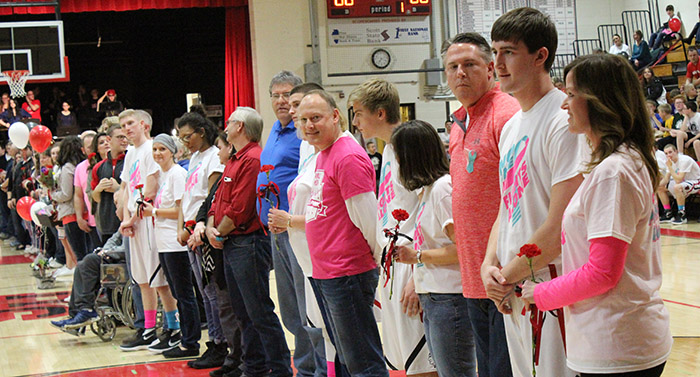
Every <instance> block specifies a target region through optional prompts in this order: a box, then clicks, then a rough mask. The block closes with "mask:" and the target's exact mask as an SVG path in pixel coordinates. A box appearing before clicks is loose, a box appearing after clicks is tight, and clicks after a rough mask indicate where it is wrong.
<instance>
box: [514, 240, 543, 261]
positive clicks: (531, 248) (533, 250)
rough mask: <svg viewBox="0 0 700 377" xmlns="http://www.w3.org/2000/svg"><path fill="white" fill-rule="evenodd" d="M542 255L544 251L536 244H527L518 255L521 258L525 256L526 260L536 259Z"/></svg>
mask: <svg viewBox="0 0 700 377" xmlns="http://www.w3.org/2000/svg"><path fill="white" fill-rule="evenodd" d="M540 254H542V249H540V248H539V247H538V246H537V245H535V244H531V243H528V244H525V245H523V246H522V247H521V248H520V252H519V253H518V256H519V257H522V256H525V257H526V258H534V257H536V256H538V255H540Z"/></svg>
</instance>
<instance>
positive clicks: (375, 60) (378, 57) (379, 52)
mask: <svg viewBox="0 0 700 377" xmlns="http://www.w3.org/2000/svg"><path fill="white" fill-rule="evenodd" d="M389 63H391V55H390V54H389V51H387V50H385V49H383V48H378V49H376V50H374V52H372V65H374V66H375V67H377V68H379V69H384V68H386V67H388V66H389Z"/></svg>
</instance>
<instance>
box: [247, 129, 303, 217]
mask: <svg viewBox="0 0 700 377" xmlns="http://www.w3.org/2000/svg"><path fill="white" fill-rule="evenodd" d="M300 144H301V140H300V139H299V138H298V137H297V132H296V128H295V127H294V122H293V121H292V122H289V124H287V126H286V127H284V128H283V127H282V125H281V123H280V121H279V120H278V121H276V122H275V124H274V125H273V126H272V130H271V131H270V136H269V137H268V138H267V143H265V148H264V149H263V151H262V154H261V155H260V165H261V166H263V165H272V166H274V167H275V168H274V169H273V170H272V171H271V172H270V181H272V182H274V183H275V184H277V186H278V187H279V189H280V203H279V208H280V209H282V210H284V211H289V202H288V200H287V187H288V186H289V184H290V183H292V181H293V180H294V178H296V176H297V174H298V173H297V169H298V167H299V145H300ZM267 183H268V180H267V175H266V174H265V173H260V174H258V181H257V184H256V187H259V186H260V185H264V184H267ZM270 199H271V200H272V203H273V204H274V203H275V201H276V198H274V197H271V198H270ZM256 206H257V209H258V215H259V216H260V220H261V221H262V223H263V224H265V226H267V214H268V212H269V211H270V204H269V203H267V201H265V200H262V207H261V206H260V204H257V205H256Z"/></svg>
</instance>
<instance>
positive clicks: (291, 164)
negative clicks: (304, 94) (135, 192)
mask: <svg viewBox="0 0 700 377" xmlns="http://www.w3.org/2000/svg"><path fill="white" fill-rule="evenodd" d="M301 83H302V80H301V78H300V77H299V76H297V75H296V74H294V73H293V72H290V71H280V72H279V73H277V74H276V75H275V76H274V77H272V80H270V99H271V101H272V110H273V111H274V112H275V116H276V117H277V121H276V122H275V123H274V124H273V125H272V129H271V130H270V136H269V137H268V138H267V141H266V142H265V148H264V149H263V152H262V154H261V155H260V165H261V166H263V165H272V166H274V170H272V171H271V172H270V181H272V182H274V183H275V184H277V186H278V187H279V209H281V210H284V211H289V203H288V201H287V186H289V184H290V183H291V182H292V181H293V180H294V178H296V176H297V168H298V165H299V145H300V144H301V140H299V138H298V137H297V134H296V129H295V127H294V122H293V121H292V116H291V114H289V108H290V102H289V96H290V91H291V90H292V88H294V87H295V86H297V85H299V84H301ZM267 183H268V179H267V175H266V174H265V173H260V174H259V175H258V181H257V185H256V187H259V186H260V185H265V184H267ZM270 199H271V200H272V202H273V204H274V203H275V201H276V198H270ZM269 211H270V205H269V203H268V202H267V201H265V200H262V201H259V202H258V214H259V215H260V221H262V223H263V224H264V225H265V227H267V226H268V224H267V218H268V212H269ZM269 233H270V237H271V244H272V261H273V264H274V268H275V282H276V284H277V296H278V299H279V307H280V314H281V316H282V323H283V324H284V327H286V328H287V330H289V332H291V333H292V334H294V366H295V367H296V368H297V371H298V375H299V376H304V377H310V376H316V377H320V376H325V375H326V361H325V351H324V344H323V337H322V334H321V331H320V329H315V328H310V327H309V326H308V324H307V322H306V318H302V316H301V315H300V314H299V313H300V308H302V310H301V312H305V310H306V309H305V308H306V302H305V298H304V279H305V278H304V273H303V272H302V270H301V267H299V263H298V262H297V260H296V257H295V256H294V252H292V248H291V246H290V244H289V238H288V235H287V232H286V231H284V232H276V229H274V228H271V229H270V232H269Z"/></svg>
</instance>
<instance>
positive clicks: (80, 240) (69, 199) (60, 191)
mask: <svg viewBox="0 0 700 377" xmlns="http://www.w3.org/2000/svg"><path fill="white" fill-rule="evenodd" d="M84 159H85V154H83V142H82V141H81V140H80V138H79V137H77V136H68V137H66V138H65V139H63V141H62V142H61V148H60V150H59V152H58V158H57V160H56V163H57V165H58V166H59V170H58V173H57V177H58V179H57V181H58V184H57V186H56V187H55V188H54V189H53V190H52V192H51V198H52V199H53V201H54V202H56V212H57V218H58V220H59V221H61V223H62V224H63V231H64V232H65V239H66V240H67V241H68V244H69V245H70V249H72V252H73V253H74V256H75V258H76V261H81V260H82V259H83V257H84V256H85V255H86V254H87V253H88V252H89V251H91V250H89V245H90V240H89V238H88V235H87V233H85V232H83V231H82V230H81V229H80V227H79V226H78V222H77V217H76V213H75V207H74V205H73V190H74V186H73V181H74V178H75V167H76V166H77V165H78V164H79V163H80V162H81V161H82V160H84ZM81 215H82V214H81ZM61 233H63V232H62V231H61V230H59V239H60V238H61ZM64 246H65V245H64ZM66 251H67V253H66V254H67V255H66V256H67V257H68V256H69V252H68V249H66Z"/></svg>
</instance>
